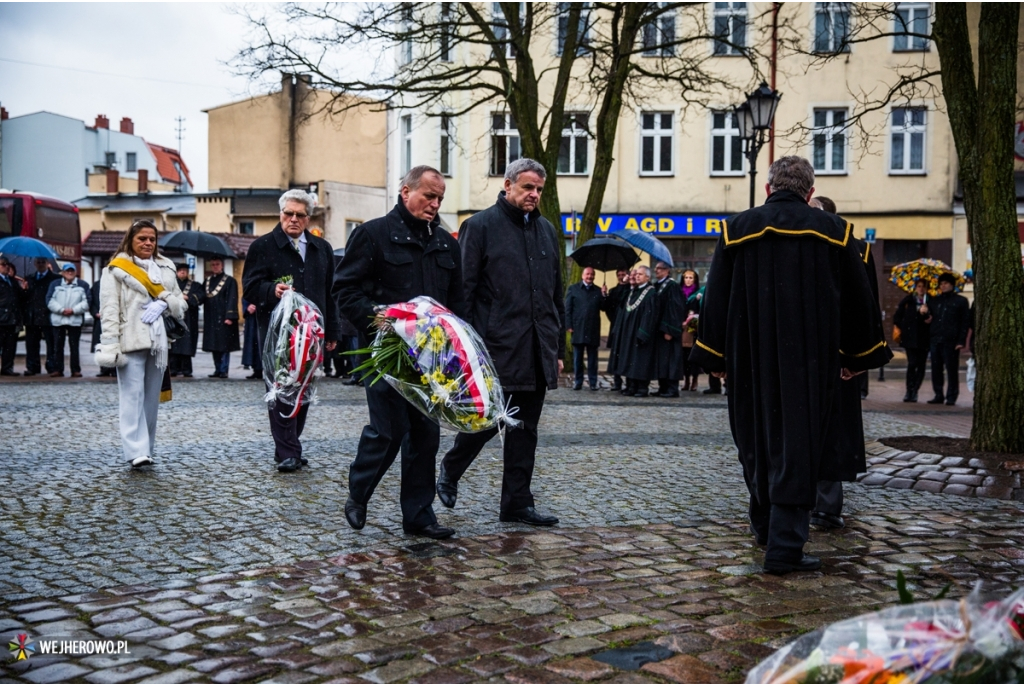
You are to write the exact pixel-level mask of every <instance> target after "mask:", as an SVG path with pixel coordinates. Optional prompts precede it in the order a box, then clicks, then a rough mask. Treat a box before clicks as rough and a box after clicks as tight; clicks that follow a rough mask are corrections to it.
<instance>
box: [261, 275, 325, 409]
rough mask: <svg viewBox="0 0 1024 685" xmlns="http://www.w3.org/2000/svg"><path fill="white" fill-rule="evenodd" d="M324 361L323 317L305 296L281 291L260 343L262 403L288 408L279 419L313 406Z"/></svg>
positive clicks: (290, 291) (289, 291)
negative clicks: (263, 392) (265, 335)
mask: <svg viewBox="0 0 1024 685" xmlns="http://www.w3.org/2000/svg"><path fill="white" fill-rule="evenodd" d="M281 282H283V283H287V282H288V281H281ZM323 361H324V317H323V314H321V313H320V310H319V309H318V308H317V306H316V305H315V304H313V302H311V301H310V300H309V299H307V298H306V297H304V296H302V295H300V294H299V293H297V292H295V291H294V290H286V291H284V294H282V295H281V301H280V302H278V304H277V306H276V307H274V310H273V311H272V312H270V326H269V328H268V329H267V339H266V340H264V341H263V379H264V380H265V381H266V382H267V386H268V387H269V388H270V389H269V391H268V392H267V394H266V396H265V397H264V400H266V402H267V404H268V405H269V406H271V407H273V406H275V405H276V404H277V403H279V402H280V403H281V404H283V405H287V406H286V407H282V411H281V416H284V417H285V418H289V419H290V418H292V417H294V416H295V415H296V414H298V413H299V409H301V408H302V406H303V405H306V404H314V403H316V381H317V379H318V378H319V377H320V376H322V375H323V374H322V373H320V365H321V364H323Z"/></svg>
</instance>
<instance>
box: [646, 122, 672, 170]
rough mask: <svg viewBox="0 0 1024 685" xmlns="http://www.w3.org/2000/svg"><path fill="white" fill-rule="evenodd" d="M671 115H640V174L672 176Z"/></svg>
mask: <svg viewBox="0 0 1024 685" xmlns="http://www.w3.org/2000/svg"><path fill="white" fill-rule="evenodd" d="M672 171H673V168H672V113H671V112H643V113H642V114H641V115H640V174H641V175H644V176H671V175H672Z"/></svg>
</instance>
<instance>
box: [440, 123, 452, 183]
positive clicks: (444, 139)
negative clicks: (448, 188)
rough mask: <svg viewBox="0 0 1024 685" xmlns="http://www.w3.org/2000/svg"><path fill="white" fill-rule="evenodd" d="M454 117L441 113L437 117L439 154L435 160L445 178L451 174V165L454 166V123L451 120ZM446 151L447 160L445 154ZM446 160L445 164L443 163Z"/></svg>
mask: <svg viewBox="0 0 1024 685" xmlns="http://www.w3.org/2000/svg"><path fill="white" fill-rule="evenodd" d="M453 119H454V117H452V115H451V114H442V115H441V116H440V117H438V120H437V121H438V123H437V126H438V131H439V140H438V150H439V151H440V154H439V156H438V160H437V170H438V171H440V172H441V175H442V176H444V177H445V178H451V177H452V175H453V170H452V167H453V166H454V164H453V162H454V152H455V124H454V122H453ZM445 153H447V160H446V159H445V156H446V154H445ZM446 161H447V164H446V163H445V162H446Z"/></svg>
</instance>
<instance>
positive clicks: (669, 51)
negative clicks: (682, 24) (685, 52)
mask: <svg viewBox="0 0 1024 685" xmlns="http://www.w3.org/2000/svg"><path fill="white" fill-rule="evenodd" d="M655 5H656V7H657V9H659V10H663V13H662V14H659V15H658V16H656V17H654V18H653V19H651V20H650V21H648V22H647V23H646V24H644V26H643V32H642V33H641V34H640V45H641V47H642V48H643V56H644V57H671V56H672V55H674V54H676V46H675V45H674V43H675V41H676V13H675V11H674V10H665V7H667V6H668V3H666V2H659V3H655Z"/></svg>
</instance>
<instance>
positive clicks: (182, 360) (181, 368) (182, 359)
mask: <svg viewBox="0 0 1024 685" xmlns="http://www.w3.org/2000/svg"><path fill="white" fill-rule="evenodd" d="M168 366H169V367H170V369H171V373H187V374H190V375H191V373H192V355H189V354H174V353H173V352H172V353H170V354H169V355H168Z"/></svg>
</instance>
